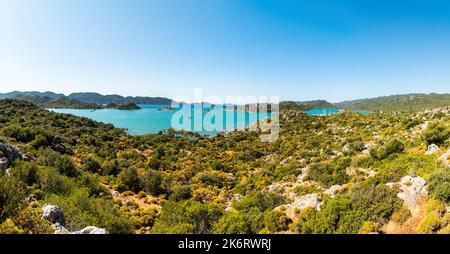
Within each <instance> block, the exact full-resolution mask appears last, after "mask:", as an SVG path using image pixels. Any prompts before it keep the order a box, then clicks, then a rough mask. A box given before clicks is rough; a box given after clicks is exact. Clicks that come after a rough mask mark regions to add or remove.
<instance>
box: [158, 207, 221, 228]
mask: <svg viewBox="0 0 450 254" xmlns="http://www.w3.org/2000/svg"><path fill="white" fill-rule="evenodd" d="M223 212H224V211H223V209H222V208H220V206H219V205H217V204H215V203H207V204H203V203H200V202H197V201H192V200H188V201H181V202H173V201H168V202H167V203H165V204H164V206H163V209H162V214H161V216H160V217H159V218H158V219H157V220H156V222H155V226H154V227H153V229H152V232H153V233H157V234H170V233H179V234H180V233H181V234H183V233H184V234H207V233H211V232H212V229H213V225H214V224H215V223H216V222H217V221H218V220H219V218H220V217H221V216H222V215H223Z"/></svg>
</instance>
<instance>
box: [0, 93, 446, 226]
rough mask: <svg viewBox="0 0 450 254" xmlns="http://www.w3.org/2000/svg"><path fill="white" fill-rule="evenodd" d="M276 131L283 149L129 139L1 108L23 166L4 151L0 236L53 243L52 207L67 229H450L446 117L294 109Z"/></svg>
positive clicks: (101, 128)
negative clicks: (46, 209) (47, 236)
mask: <svg viewBox="0 0 450 254" xmlns="http://www.w3.org/2000/svg"><path fill="white" fill-rule="evenodd" d="M280 125H281V126H280V128H281V132H280V137H279V139H278V140H277V141H276V142H273V143H262V142H260V140H259V133H258V132H233V133H230V134H227V135H226V136H224V135H218V136H216V137H213V138H210V137H201V136H198V135H192V134H190V133H185V132H175V131H172V130H170V131H167V132H164V133H161V134H158V135H144V136H129V135H127V134H126V133H125V132H124V131H123V130H121V129H117V128H114V127H113V126H112V125H108V124H101V123H97V122H94V121H92V120H89V119H86V118H80V117H75V116H70V115H64V114H58V113H54V112H49V111H46V110H43V109H40V108H38V107H36V106H34V105H33V104H31V103H29V102H25V101H18V100H10V99H7V100H0V143H2V144H11V145H14V146H16V148H17V150H18V151H20V153H22V154H24V155H27V158H15V159H9V158H10V156H9V154H5V152H3V151H2V152H0V158H3V162H4V163H3V164H1V165H2V168H1V170H0V172H1V173H0V233H52V232H53V229H52V227H51V225H50V223H49V222H48V221H47V220H45V219H43V218H42V216H41V209H42V206H43V205H45V204H54V205H57V206H58V207H60V208H61V210H62V211H63V212H64V214H65V217H66V221H67V223H66V227H67V229H69V230H70V231H74V230H79V229H81V228H83V227H86V226H89V225H94V226H97V227H101V228H105V229H107V230H108V231H109V232H111V233H226V234H231V233H245V234H246V233H251V234H253V233H307V234H309V233H325V234H333V233H352V234H356V233H372V232H380V233H449V232H450V215H449V205H450V169H449V167H448V159H449V158H448V157H446V156H447V155H448V154H447V150H448V149H449V146H450V114H449V111H448V109H445V108H441V109H436V110H429V111H421V112H419V111H417V112H411V113H376V112H375V113H372V114H367V115H363V114H356V113H351V112H342V113H339V114H336V115H330V116H323V117H322V116H321V117H315V116H308V115H306V114H304V113H302V112H301V111H300V109H299V108H297V107H296V106H295V104H292V103H286V104H284V105H282V108H281V112H280ZM433 144H434V145H436V147H437V148H438V149H436V150H435V151H433V152H428V153H426V151H427V150H428V147H429V146H430V145H433ZM0 151H1V150H0ZM421 183H423V184H422V185H423V186H422V185H421Z"/></svg>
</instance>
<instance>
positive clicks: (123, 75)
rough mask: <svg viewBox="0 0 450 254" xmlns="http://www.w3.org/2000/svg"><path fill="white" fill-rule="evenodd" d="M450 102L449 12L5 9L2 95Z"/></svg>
mask: <svg viewBox="0 0 450 254" xmlns="http://www.w3.org/2000/svg"><path fill="white" fill-rule="evenodd" d="M194 87H200V88H203V89H204V91H205V93H206V94H207V95H222V96H225V95H278V96H281V97H282V98H283V99H295V100H308V99H318V98H323V99H328V100H330V101H341V100H347V99H357V98H362V97H374V96H379V95H389V94H398V93H410V92H450V2H449V1H425V0H424V1H414V0H407V1H406V0H405V1H400V0H399V1H384V0H374V1H367V0H366V1H365V0H358V1H356V0H355V1H347V0H334V1H318V0H310V1H301V0H297V1H295V0H292V1H287V0H286V1H283V0H281V1H280V0H277V1H275V0H272V1H268V0H142V1H137V0H136V1H132V0H121V1H119V0H77V1H69V0H10V1H8V0H0V92H7V91H11V90H38V91H45V90H51V91H55V92H63V93H66V94H67V93H71V92H77V91H95V92H100V93H103V94H111V93H117V94H122V95H146V96H168V97H174V96H177V95H192V93H193V88H194Z"/></svg>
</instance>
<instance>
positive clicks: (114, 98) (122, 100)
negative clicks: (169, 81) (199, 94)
mask: <svg viewBox="0 0 450 254" xmlns="http://www.w3.org/2000/svg"><path fill="white" fill-rule="evenodd" d="M18 96H25V97H35V96H37V97H48V98H50V99H55V98H59V97H66V98H68V99H75V100H77V101H80V102H83V103H95V104H100V105H102V104H108V103H115V104H129V103H135V104H164V105H166V104H167V105H168V104H171V103H172V100H171V99H169V98H165V97H143V96H136V97H132V96H126V97H124V96H121V95H117V94H113V95H102V94H99V93H91V92H87V93H71V94H69V95H68V96H66V95H64V94H58V93H54V92H49V91H47V92H37V91H25V92H20V91H13V92H9V93H3V94H2V93H0V99H8V98H15V97H18Z"/></svg>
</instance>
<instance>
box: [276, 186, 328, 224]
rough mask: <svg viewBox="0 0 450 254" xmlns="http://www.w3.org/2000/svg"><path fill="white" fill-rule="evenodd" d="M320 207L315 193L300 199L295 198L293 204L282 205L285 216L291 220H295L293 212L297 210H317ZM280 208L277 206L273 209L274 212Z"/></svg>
mask: <svg viewBox="0 0 450 254" xmlns="http://www.w3.org/2000/svg"><path fill="white" fill-rule="evenodd" d="M319 205H320V200H319V195H318V194H316V193H313V194H307V195H304V196H301V197H295V198H294V202H292V203H291V204H287V205H282V206H284V207H285V210H286V215H287V216H288V217H289V218H291V219H293V220H294V219H295V217H296V214H295V211H296V210H297V209H300V210H301V209H303V208H306V207H312V208H318V207H319ZM282 206H279V207H277V208H275V209H276V210H280V209H281V207H282Z"/></svg>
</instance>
